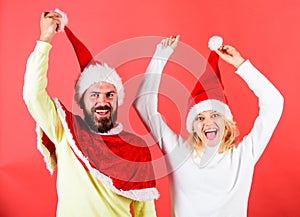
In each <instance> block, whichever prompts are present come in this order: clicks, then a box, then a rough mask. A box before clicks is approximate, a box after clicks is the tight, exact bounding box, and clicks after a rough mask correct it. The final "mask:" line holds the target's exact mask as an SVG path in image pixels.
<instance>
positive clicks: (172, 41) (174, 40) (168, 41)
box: [161, 35, 180, 50]
mask: <svg viewBox="0 0 300 217" xmlns="http://www.w3.org/2000/svg"><path fill="white" fill-rule="evenodd" d="M179 38H180V35H176V36H170V37H169V38H165V39H163V40H162V41H161V44H162V45H163V46H164V47H167V46H170V48H172V49H173V50H174V49H175V48H176V47H177V45H178V42H179Z"/></svg>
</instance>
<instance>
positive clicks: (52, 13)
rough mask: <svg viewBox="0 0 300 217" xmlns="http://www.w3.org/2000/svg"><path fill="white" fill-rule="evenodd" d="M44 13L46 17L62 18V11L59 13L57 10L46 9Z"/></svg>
mask: <svg viewBox="0 0 300 217" xmlns="http://www.w3.org/2000/svg"><path fill="white" fill-rule="evenodd" d="M43 14H44V17H46V18H61V17H62V16H61V14H60V13H57V12H55V11H50V12H49V11H46V12H44V13H43Z"/></svg>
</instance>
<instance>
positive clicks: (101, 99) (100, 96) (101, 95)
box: [96, 93, 106, 103]
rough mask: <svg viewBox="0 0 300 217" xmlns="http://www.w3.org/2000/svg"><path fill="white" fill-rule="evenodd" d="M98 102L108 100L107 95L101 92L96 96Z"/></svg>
mask: <svg viewBox="0 0 300 217" xmlns="http://www.w3.org/2000/svg"><path fill="white" fill-rule="evenodd" d="M96 102H97V103H101V102H106V95H105V94H103V93H99V94H98V95H97V98H96Z"/></svg>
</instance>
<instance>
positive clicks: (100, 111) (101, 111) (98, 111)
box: [95, 109, 108, 113]
mask: <svg viewBox="0 0 300 217" xmlns="http://www.w3.org/2000/svg"><path fill="white" fill-rule="evenodd" d="M95 111H96V113H107V112H108V110H107V109H105V110H103V109H96V110H95Z"/></svg>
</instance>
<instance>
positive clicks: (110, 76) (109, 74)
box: [75, 63, 124, 105]
mask: <svg viewBox="0 0 300 217" xmlns="http://www.w3.org/2000/svg"><path fill="white" fill-rule="evenodd" d="M98 82H107V83H110V84H113V85H114V86H115V88H116V90H117V95H118V105H121V104H122V103H123V100H124V87H123V84H122V79H121V77H120V76H119V75H118V73H117V72H116V71H115V70H114V69H112V68H110V67H109V66H108V65H107V64H105V63H104V64H103V65H101V64H99V63H96V64H90V65H88V66H87V67H86V68H85V69H84V70H83V72H82V73H81V75H80V77H79V79H78V81H77V82H76V85H75V100H76V101H77V103H79V102H80V99H81V97H82V95H83V94H84V92H85V91H86V90H87V89H88V88H89V87H90V86H91V85H93V84H95V83H98Z"/></svg>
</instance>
